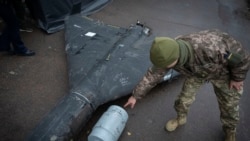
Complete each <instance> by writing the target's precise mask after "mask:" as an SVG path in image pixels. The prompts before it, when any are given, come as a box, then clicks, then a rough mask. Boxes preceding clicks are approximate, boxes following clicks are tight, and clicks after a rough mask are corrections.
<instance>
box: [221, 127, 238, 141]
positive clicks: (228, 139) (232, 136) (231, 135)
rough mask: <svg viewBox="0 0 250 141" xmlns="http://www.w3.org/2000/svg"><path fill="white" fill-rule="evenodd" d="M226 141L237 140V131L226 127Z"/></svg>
mask: <svg viewBox="0 0 250 141" xmlns="http://www.w3.org/2000/svg"><path fill="white" fill-rule="evenodd" d="M224 131H225V134H226V136H225V141H236V131H235V130H232V129H225V130H224Z"/></svg>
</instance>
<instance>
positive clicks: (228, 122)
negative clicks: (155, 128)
mask: <svg viewBox="0 0 250 141" xmlns="http://www.w3.org/2000/svg"><path fill="white" fill-rule="evenodd" d="M205 82H206V80H204V79H199V78H196V77H191V78H187V79H186V80H185V82H184V85H183V88H182V92H181V93H180V95H179V96H178V98H177V100H176V101H175V110H176V111H177V115H178V116H182V115H187V114H188V111H189V107H190V105H191V104H192V103H193V102H194V100H195V95H196V91H197V90H198V89H199V88H200V86H201V85H202V84H204V83H205ZM210 82H211V83H212V85H213V88H214V92H215V94H216V97H217V101H218V103H219V109H220V112H221V114H220V119H221V122H222V124H223V129H224V130H225V129H232V130H234V129H236V125H237V123H238V122H239V101H240V97H241V95H242V93H243V88H242V90H240V91H237V90H236V89H229V82H230V81H229V79H227V80H211V81H210Z"/></svg>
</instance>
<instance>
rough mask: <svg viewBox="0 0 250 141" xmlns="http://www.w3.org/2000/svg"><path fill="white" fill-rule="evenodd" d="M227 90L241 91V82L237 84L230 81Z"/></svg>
mask: <svg viewBox="0 0 250 141" xmlns="http://www.w3.org/2000/svg"><path fill="white" fill-rule="evenodd" d="M229 88H230V89H232V88H235V89H236V90H241V89H242V88H243V81H240V82H237V81H233V80H231V81H230V84H229Z"/></svg>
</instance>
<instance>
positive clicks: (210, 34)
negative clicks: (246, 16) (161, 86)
mask: <svg viewBox="0 0 250 141" xmlns="http://www.w3.org/2000/svg"><path fill="white" fill-rule="evenodd" d="M150 60H151V62H152V63H153V67H151V68H149V69H148V71H147V73H146V74H145V75H144V77H143V79H142V80H141V81H140V82H139V84H138V85H137V86H136V87H135V88H134V90H133V92H132V96H131V97H130V98H129V99H128V101H127V103H126V104H125V105H124V107H127V106H130V107H131V108H133V107H134V106H135V104H136V101H137V100H138V99H141V98H142V97H143V96H144V95H146V94H147V92H148V91H149V90H151V89H152V88H153V87H154V86H156V85H157V84H158V83H159V82H161V80H162V78H163V76H164V75H165V74H166V72H167V71H168V70H169V69H171V68H173V69H175V70H176V71H178V72H180V73H181V74H183V75H184V76H185V77H186V79H185V82H184V84H183V88H182V91H181V93H180V95H179V96H178V98H177V100H176V101H175V105H174V107H175V110H176V112H177V117H176V118H174V119H172V120H169V121H168V122H167V124H166V126H165V129H166V130H167V131H170V132H171V131H174V130H175V129H176V128H177V127H178V126H181V125H183V124H185V123H186V121H187V114H188V111H189V107H190V105H191V104H192V103H193V101H194V100H195V95H196V91H197V89H198V88H199V87H200V86H201V85H202V84H204V83H205V82H211V83H212V85H213V88H214V91H215V94H216V97H217V99H218V102H219V109H220V112H221V116H220V119H221V122H222V124H223V130H224V132H225V141H235V136H236V125H237V123H238V122H239V101H240V97H241V95H242V93H243V81H244V79H245V78H246V74H247V71H248V69H249V66H250V55H249V53H247V51H246V50H244V49H243V48H242V45H241V43H240V42H238V41H236V40H235V39H234V38H232V37H231V36H229V35H228V34H227V33H224V32H221V31H219V30H205V31H200V32H198V33H194V34H189V35H185V36H180V37H177V38H176V39H171V38H167V37H156V38H155V40H154V41H153V44H152V46H151V49H150Z"/></svg>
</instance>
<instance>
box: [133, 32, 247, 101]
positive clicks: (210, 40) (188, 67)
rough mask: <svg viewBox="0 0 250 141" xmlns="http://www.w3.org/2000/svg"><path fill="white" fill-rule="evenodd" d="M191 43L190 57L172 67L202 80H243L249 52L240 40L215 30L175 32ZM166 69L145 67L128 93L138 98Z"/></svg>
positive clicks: (157, 80)
mask: <svg viewBox="0 0 250 141" xmlns="http://www.w3.org/2000/svg"><path fill="white" fill-rule="evenodd" d="M176 39H181V40H184V41H186V42H188V43H190V45H191V49H192V52H193V56H192V58H193V59H189V61H188V62H186V63H185V64H184V65H183V66H178V67H177V66H175V67H174V68H173V69H175V70H176V71H178V72H180V73H181V74H183V75H185V76H187V77H199V78H203V79H206V80H214V79H228V78H230V79H231V80H234V81H243V80H244V79H245V78H246V74H247V71H248V69H249V67H250V55H249V53H248V52H247V51H246V50H244V49H243V48H242V45H241V43H240V42H238V41H236V40H235V39H233V38H232V37H231V36H229V35H228V34H227V33H223V32H221V31H219V30H205V31H200V32H198V33H193V34H189V35H184V36H179V37H177V38H176ZM167 71H168V70H163V69H158V70H153V69H152V68H149V69H148V71H147V73H146V74H145V75H144V77H143V79H142V80H141V81H140V82H139V84H138V85H137V86H136V87H135V88H134V90H133V92H132V95H133V96H134V97H135V98H136V99H140V98H141V97H142V96H144V95H145V94H146V93H147V92H148V91H149V90H151V89H152V88H153V87H154V86H156V85H157V84H158V83H159V82H161V81H162V78H163V76H164V75H165V74H166V72H167Z"/></svg>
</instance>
